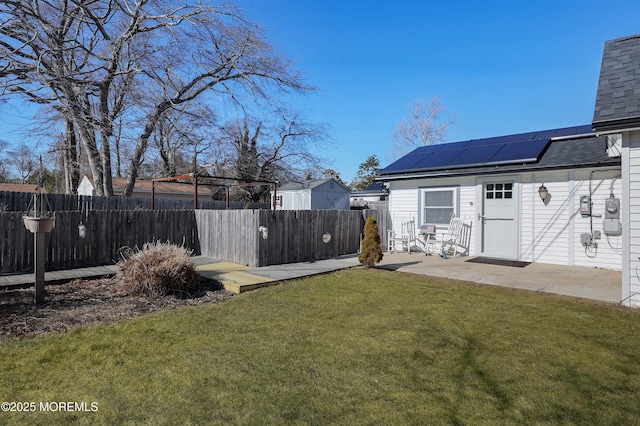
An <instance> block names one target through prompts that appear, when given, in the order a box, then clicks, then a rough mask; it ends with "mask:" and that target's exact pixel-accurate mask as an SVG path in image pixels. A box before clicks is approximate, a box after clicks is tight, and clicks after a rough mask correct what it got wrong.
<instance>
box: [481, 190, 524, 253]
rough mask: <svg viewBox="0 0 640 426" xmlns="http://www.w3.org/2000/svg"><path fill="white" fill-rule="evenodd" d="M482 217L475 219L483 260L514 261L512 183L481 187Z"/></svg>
mask: <svg viewBox="0 0 640 426" xmlns="http://www.w3.org/2000/svg"><path fill="white" fill-rule="evenodd" d="M482 187H483V190H482V213H481V214H480V215H479V219H480V225H481V226H480V232H481V235H482V238H481V248H480V250H481V253H482V255H483V256H489V257H497V258H503V259H515V258H516V257H517V255H516V245H517V242H518V233H517V223H516V211H517V209H516V202H517V197H516V194H515V188H514V182H513V181H509V180H505V181H494V182H484V183H483V184H482Z"/></svg>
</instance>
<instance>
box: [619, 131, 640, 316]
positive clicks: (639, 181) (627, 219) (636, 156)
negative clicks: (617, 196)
mask: <svg viewBox="0 0 640 426" xmlns="http://www.w3.org/2000/svg"><path fill="white" fill-rule="evenodd" d="M622 164H623V170H624V172H625V175H626V176H625V179H624V186H625V187H624V188H623V193H624V195H625V196H623V199H622V203H623V204H622V214H623V221H622V223H623V230H622V232H623V239H624V242H623V247H624V248H625V249H624V250H623V256H624V258H623V265H625V270H623V271H622V303H623V304H625V305H627V306H636V307H638V306H640V260H639V257H640V132H631V133H623V136H622ZM627 224H628V225H627ZM625 225H627V226H626V227H628V228H629V230H628V232H627V230H626V229H624V228H625ZM627 265H628V266H627Z"/></svg>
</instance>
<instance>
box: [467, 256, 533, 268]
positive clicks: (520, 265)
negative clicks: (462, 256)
mask: <svg viewBox="0 0 640 426" xmlns="http://www.w3.org/2000/svg"><path fill="white" fill-rule="evenodd" d="M466 262H471V263H484V264H487V265H499V266H512V267H514V268H524V267H525V266H527V265H531V262H521V261H519V260H505V259H494V258H492V257H474V258H473V259H469V260H467V261H466Z"/></svg>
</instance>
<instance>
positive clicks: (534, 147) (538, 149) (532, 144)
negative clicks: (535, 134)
mask: <svg viewBox="0 0 640 426" xmlns="http://www.w3.org/2000/svg"><path fill="white" fill-rule="evenodd" d="M549 142H550V139H538V140H535V141H525V142H514V143H506V144H504V145H503V146H502V148H501V149H500V151H498V152H497V153H496V154H495V155H494V156H493V157H492V158H491V163H492V164H499V163H505V162H509V163H513V162H518V163H525V162H529V161H536V160H538V159H539V156H540V154H542V151H544V149H545V148H546V147H547V145H548V144H549Z"/></svg>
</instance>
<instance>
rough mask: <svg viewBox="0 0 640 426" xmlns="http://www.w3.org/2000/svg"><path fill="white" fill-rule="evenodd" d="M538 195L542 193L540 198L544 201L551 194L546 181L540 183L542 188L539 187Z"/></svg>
mask: <svg viewBox="0 0 640 426" xmlns="http://www.w3.org/2000/svg"><path fill="white" fill-rule="evenodd" d="M538 195H540V199H541V200H542V201H543V202H544V201H545V200H546V199H547V197H548V196H549V190H548V189H547V187H546V186H544V183H543V184H542V185H540V188H538Z"/></svg>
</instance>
